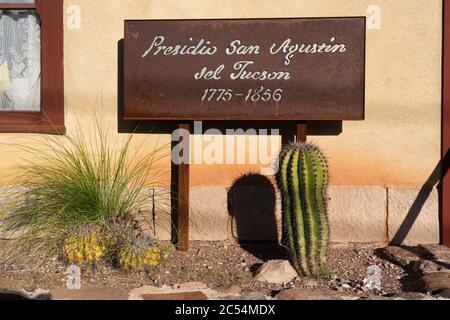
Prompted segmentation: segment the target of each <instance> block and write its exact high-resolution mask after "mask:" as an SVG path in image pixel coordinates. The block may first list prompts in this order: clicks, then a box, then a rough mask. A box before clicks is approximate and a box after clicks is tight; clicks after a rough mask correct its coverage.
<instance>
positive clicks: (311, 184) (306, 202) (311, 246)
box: [277, 143, 329, 276]
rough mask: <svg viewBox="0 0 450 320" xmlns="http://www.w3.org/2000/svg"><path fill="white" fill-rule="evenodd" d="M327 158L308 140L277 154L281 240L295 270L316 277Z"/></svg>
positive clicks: (323, 256)
mask: <svg viewBox="0 0 450 320" xmlns="http://www.w3.org/2000/svg"><path fill="white" fill-rule="evenodd" d="M328 180H329V178H328V166H327V161H326V159H325V157H324V155H323V153H322V152H321V151H320V149H319V148H318V147H317V146H315V145H313V144H309V143H292V144H289V145H288V146H286V147H285V148H284V149H283V150H282V152H281V154H280V167H279V172H278V175H277V182H278V186H279V189H280V191H281V194H282V203H283V204H282V208H283V241H284V242H285V244H286V245H287V246H288V248H289V250H290V255H291V262H292V264H293V266H294V267H295V268H296V269H297V271H298V272H299V273H302V274H304V275H308V276H312V275H313V276H319V275H320V274H321V273H322V271H323V270H324V269H325V268H326V263H327V253H328V243H329V226H328V216H327V197H326V189H327V186H328Z"/></svg>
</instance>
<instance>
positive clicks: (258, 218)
mask: <svg viewBox="0 0 450 320" xmlns="http://www.w3.org/2000/svg"><path fill="white" fill-rule="evenodd" d="M276 200H277V199H276V193H275V188H274V186H273V184H272V182H271V181H270V180H269V179H268V178H267V177H265V176H262V175H260V174H246V175H244V176H242V177H240V178H239V179H237V180H236V181H235V182H234V183H233V185H232V186H231V188H230V189H229V190H228V213H229V214H230V216H231V219H232V233H233V237H234V238H235V239H238V240H239V243H240V245H241V247H242V248H243V249H245V250H246V251H248V252H249V253H251V254H253V255H254V256H256V257H258V258H260V259H262V260H272V259H283V258H285V252H284V249H283V248H282V247H281V246H280V245H279V244H278V243H279V240H278V239H279V237H278V222H277V217H276ZM252 241H263V242H265V244H260V245H255V244H254V243H251V242H252Z"/></svg>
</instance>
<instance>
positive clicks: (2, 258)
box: [0, 242, 407, 295]
mask: <svg viewBox="0 0 450 320" xmlns="http://www.w3.org/2000/svg"><path fill="white" fill-rule="evenodd" d="M162 245H163V246H164V248H165V251H166V253H165V259H164V262H163V263H162V264H161V265H160V266H158V267H157V268H155V269H152V270H148V271H146V272H139V273H127V272H124V271H121V270H117V269H114V268H112V267H109V266H106V265H98V266H96V267H95V268H94V269H91V270H83V273H82V285H84V286H98V287H113V288H124V289H132V288H137V287H140V286H143V285H153V286H159V285H174V284H177V283H185V282H203V283H205V284H207V285H208V287H210V288H215V287H218V286H229V285H232V284H235V285H237V286H239V287H240V288H241V289H242V291H243V292H244V293H245V292H262V293H265V294H268V295H274V294H276V293H277V292H279V291H280V290H282V289H286V288H292V287H304V288H311V289H329V288H331V289H333V290H337V291H341V292H352V293H354V294H358V295H374V294H376V295H391V294H392V295H394V294H398V293H401V292H402V291H404V290H405V287H404V284H403V279H404V278H406V277H407V275H406V274H405V273H404V271H403V270H402V269H401V268H400V267H398V266H396V265H394V264H392V263H390V262H387V261H385V260H382V259H380V258H378V257H377V256H376V255H375V254H374V248H373V247H335V248H332V249H331V251H330V257H329V261H330V265H331V271H330V274H329V275H327V276H326V277H324V278H323V279H308V278H302V277H299V278H298V279H296V280H295V281H293V282H292V283H288V284H285V285H273V284H266V283H261V282H258V281H256V280H255V279H254V277H253V276H254V273H255V272H256V270H257V269H258V267H259V266H260V265H261V264H262V263H263V262H264V261H267V260H271V259H285V258H286V257H287V256H286V252H285V251H284V250H283V248H281V247H279V246H277V245H275V244H267V243H251V244H250V243H249V244H237V243H232V242H192V244H191V249H190V251H189V252H188V253H183V252H177V251H175V250H174V249H173V247H172V246H171V245H170V244H169V243H163V244H162ZM371 265H378V266H379V267H380V268H381V270H382V291H381V292H368V290H367V289H366V288H364V285H363V279H364V278H365V277H366V268H367V267H368V266H371ZM66 268H67V265H65V264H64V263H63V262H61V261H60V259H58V258H57V257H54V258H51V259H48V260H45V261H43V260H42V258H40V257H26V258H24V259H21V260H20V261H18V260H13V259H11V257H9V256H8V254H7V253H6V252H5V250H4V242H0V287H7V288H8V289H13V290H20V289H25V290H27V291H35V290H36V289H44V290H49V289H52V288H57V287H64V286H65V284H66V279H67V278H66V275H65V270H66Z"/></svg>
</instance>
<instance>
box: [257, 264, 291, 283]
mask: <svg viewBox="0 0 450 320" xmlns="http://www.w3.org/2000/svg"><path fill="white" fill-rule="evenodd" d="M297 276H298V274H297V272H296V271H295V269H294V268H293V267H292V266H291V263H290V262H289V261H287V260H270V261H267V262H266V263H264V264H263V265H262V266H261V268H260V269H259V270H258V272H257V274H256V280H258V281H261V282H268V283H274V284H283V283H287V282H291V281H292V280H294V279H295V278H296V277H297Z"/></svg>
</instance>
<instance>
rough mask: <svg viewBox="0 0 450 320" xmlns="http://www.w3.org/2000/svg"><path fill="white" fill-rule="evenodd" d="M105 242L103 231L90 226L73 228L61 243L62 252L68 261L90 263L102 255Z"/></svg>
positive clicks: (99, 258) (97, 260) (96, 260)
mask: <svg viewBox="0 0 450 320" xmlns="http://www.w3.org/2000/svg"><path fill="white" fill-rule="evenodd" d="M105 251H106V243H105V241H104V238H103V233H102V232H101V231H99V230H98V229H97V230H96V229H95V228H92V227H80V228H77V229H73V230H72V231H71V232H70V233H69V234H68V236H67V238H66V239H65V241H64V245H63V254H64V257H65V258H66V260H67V261H68V262H69V263H74V264H77V265H80V266H82V265H92V264H95V263H98V262H99V261H100V260H101V259H102V257H103V256H104V254H105Z"/></svg>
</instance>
